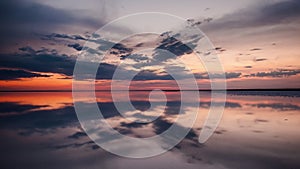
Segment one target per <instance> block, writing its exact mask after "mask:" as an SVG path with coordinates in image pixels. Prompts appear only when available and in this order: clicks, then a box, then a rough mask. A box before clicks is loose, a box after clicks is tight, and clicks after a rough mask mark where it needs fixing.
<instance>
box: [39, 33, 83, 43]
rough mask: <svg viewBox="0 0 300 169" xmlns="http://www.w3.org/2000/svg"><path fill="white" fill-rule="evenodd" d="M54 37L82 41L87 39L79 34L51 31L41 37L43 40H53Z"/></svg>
mask: <svg viewBox="0 0 300 169" xmlns="http://www.w3.org/2000/svg"><path fill="white" fill-rule="evenodd" d="M56 38H60V39H69V40H83V41H86V40H88V39H87V38H85V37H83V36H81V35H69V34H59V33H52V34H48V35H44V36H42V39H44V40H55V39H56Z"/></svg>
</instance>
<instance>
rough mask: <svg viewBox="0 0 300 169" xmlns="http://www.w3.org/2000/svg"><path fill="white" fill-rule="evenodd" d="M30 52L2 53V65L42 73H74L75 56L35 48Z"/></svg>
mask: <svg viewBox="0 0 300 169" xmlns="http://www.w3.org/2000/svg"><path fill="white" fill-rule="evenodd" d="M28 49H29V48H27V49H26V51H27V50H28ZM24 50H25V49H24ZM30 52H31V53H18V54H0V67H4V68H10V69H22V70H27V71H33V72H40V73H60V74H64V75H67V76H71V75H73V69H74V65H75V59H74V58H72V57H69V56H67V55H59V54H50V53H44V52H40V51H35V50H33V51H32V50H30Z"/></svg>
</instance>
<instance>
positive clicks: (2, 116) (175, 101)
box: [0, 91, 300, 169]
mask: <svg viewBox="0 0 300 169" xmlns="http://www.w3.org/2000/svg"><path fill="white" fill-rule="evenodd" d="M121 96H122V92H120V97H121ZM167 96H168V103H167V107H166V108H164V107H157V108H156V110H157V111H160V110H163V114H162V116H161V117H160V118H158V119H156V121H154V122H153V123H148V124H143V125H136V124H134V123H132V122H128V121H125V120H124V119H123V118H122V117H121V116H120V115H119V114H118V112H116V109H115V108H114V104H113V103H112V100H111V96H110V94H109V93H108V92H98V93H97V102H98V105H99V107H100V109H101V110H102V112H103V113H104V114H105V117H106V119H107V121H109V123H110V124H111V125H112V126H113V127H114V128H115V129H118V130H119V131H120V132H121V133H122V134H126V135H130V136H132V137H150V136H153V135H156V134H160V133H161V132H163V131H164V130H166V129H167V128H168V125H169V124H170V123H172V122H173V118H174V117H175V116H177V113H176V110H178V107H179V106H180V97H178V96H179V93H178V92H168V93H167ZM209 96H210V93H209V92H203V93H201V99H200V102H199V101H198V100H197V101H195V100H189V101H188V100H187V101H186V102H199V104H200V111H199V112H198V118H197V120H196V123H195V125H194V127H193V129H192V130H191V132H190V134H188V136H187V137H186V138H185V139H184V140H183V141H182V142H181V143H180V144H179V145H178V146H176V147H175V148H173V149H172V150H170V151H169V152H167V153H164V154H162V155H159V156H156V157H153V158H146V159H128V158H122V157H118V156H116V155H113V154H111V153H108V152H106V151H104V150H102V149H101V148H100V147H99V146H97V145H96V144H95V143H94V142H93V141H91V140H90V139H89V137H88V136H87V135H86V134H85V133H84V132H83V130H82V129H81V127H80V124H79V122H78V119H77V116H76V114H75V111H74V108H73V102H72V93H68V92H62V93H53V92H45V93H42V92H40V93H37V92H36V93H28V92H26V93H12V92H10V93H0V168H1V169H66V168H70V169H77V168H78V169H94V168H95V169H96V168H97V169H100V168H101V169H129V168H134V169H135V168H143V169H148V168H149V169H154V168H155V169H160V168H161V169H167V168H172V169H183V168H184V169H194V168H195V169H227V168H228V169H254V168H255V169H298V168H300V160H299V159H300V132H299V130H300V97H299V92H288V93H287V92H270V91H269V92H262V91H260V92H231V93H230V92H229V93H228V95H227V102H226V107H225V111H224V114H223V118H222V120H221V123H220V125H219V127H218V129H217V130H216V131H215V133H214V135H213V136H212V137H211V138H210V139H209V140H208V142H206V143H205V144H199V143H198V141H197V139H198V138H197V137H198V135H199V133H200V131H201V127H202V126H203V123H204V121H205V118H206V117H207V114H208V109H209V105H210V97H209ZM131 101H132V103H133V105H134V106H135V107H136V108H137V110H139V111H146V110H147V108H149V102H148V93H147V92H132V93H131ZM82 102H89V100H82ZM220 105H221V104H220ZM216 106H218V104H216ZM185 111H186V113H189V112H193V111H196V108H195V107H192V106H191V107H188V108H187V109H186V110H185ZM150 113H151V112H150ZM154 113H155V112H154ZM183 127H184V126H183Z"/></svg>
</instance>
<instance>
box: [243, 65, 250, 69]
mask: <svg viewBox="0 0 300 169" xmlns="http://www.w3.org/2000/svg"><path fill="white" fill-rule="evenodd" d="M244 68H246V69H251V68H252V66H245V67H244Z"/></svg>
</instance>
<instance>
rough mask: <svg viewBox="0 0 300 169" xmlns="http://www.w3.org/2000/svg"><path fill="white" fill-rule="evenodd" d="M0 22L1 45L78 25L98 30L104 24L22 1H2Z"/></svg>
mask: <svg viewBox="0 0 300 169" xmlns="http://www.w3.org/2000/svg"><path fill="white" fill-rule="evenodd" d="M0 22H1V27H0V36H1V39H0V43H7V42H11V43H14V42H17V41H18V40H19V39H28V38H29V37H32V36H33V35H34V34H37V33H47V32H50V31H53V30H55V29H59V28H60V27H66V26H71V25H77V26H84V27H90V28H98V27H99V26H100V25H102V24H103V23H102V21H101V20H99V21H95V20H93V19H90V18H84V17H82V16H77V15H75V14H74V12H72V11H65V10H62V9H57V8H54V7H51V6H47V5H44V4H40V3H36V2H32V1H22V0H1V1H0ZM2 45H3V44H2Z"/></svg>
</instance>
